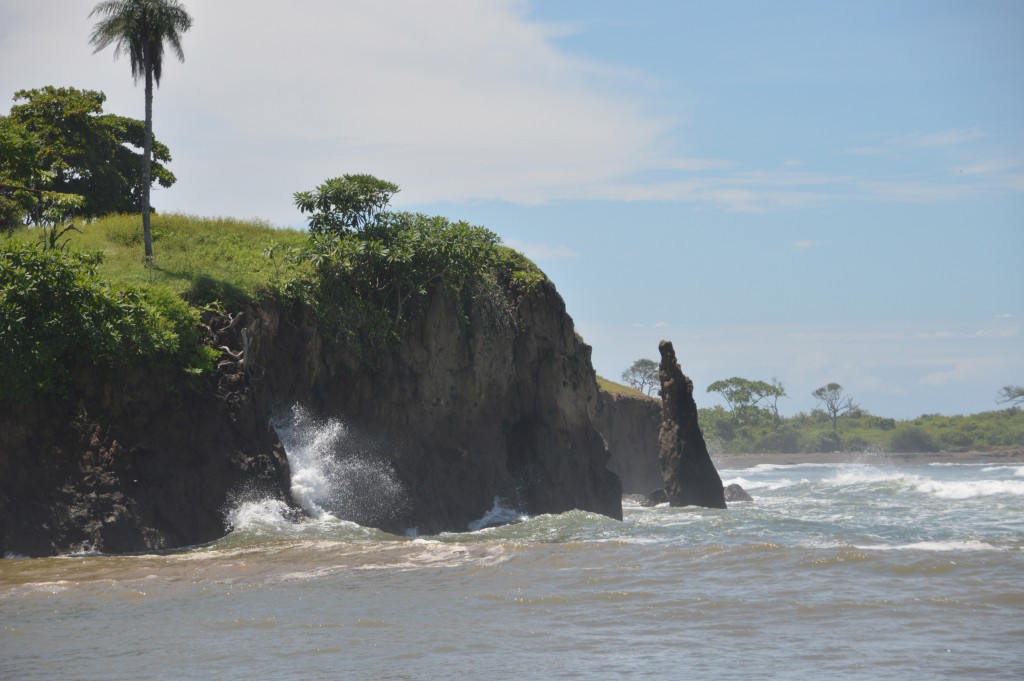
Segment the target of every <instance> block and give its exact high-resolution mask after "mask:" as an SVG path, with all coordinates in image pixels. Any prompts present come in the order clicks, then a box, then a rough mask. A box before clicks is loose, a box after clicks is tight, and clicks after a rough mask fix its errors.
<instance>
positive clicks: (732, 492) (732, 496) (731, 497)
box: [723, 482, 754, 501]
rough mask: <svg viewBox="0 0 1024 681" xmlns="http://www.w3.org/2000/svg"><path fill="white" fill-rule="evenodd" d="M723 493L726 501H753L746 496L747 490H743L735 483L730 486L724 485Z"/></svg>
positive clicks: (750, 497)
mask: <svg viewBox="0 0 1024 681" xmlns="http://www.w3.org/2000/svg"><path fill="white" fill-rule="evenodd" d="M723 493H724V495H725V500H726V501H753V500H754V498H753V497H752V496H750V495H749V494H747V490H745V489H743V488H742V487H740V486H739V485H737V484H736V483H735V482H734V483H732V484H730V485H726V486H725V489H724V490H723Z"/></svg>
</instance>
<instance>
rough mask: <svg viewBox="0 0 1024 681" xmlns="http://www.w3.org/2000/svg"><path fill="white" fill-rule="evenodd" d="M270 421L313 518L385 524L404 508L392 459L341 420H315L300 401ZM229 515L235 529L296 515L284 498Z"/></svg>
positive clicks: (285, 521) (281, 522)
mask: <svg viewBox="0 0 1024 681" xmlns="http://www.w3.org/2000/svg"><path fill="white" fill-rule="evenodd" d="M271 425H272V426H273V428H274V430H275V431H276V432H277V434H278V437H279V438H280V439H281V443H282V444H283V445H284V448H285V453H286V454H287V456H288V464H289V467H290V468H291V494H292V498H293V499H294V500H295V502H296V503H297V504H298V505H299V506H300V507H301V508H302V510H303V511H304V512H305V513H306V515H307V516H308V517H309V518H310V519H312V520H314V521H324V522H325V521H332V520H345V521H350V522H354V523H358V524H359V525H365V526H380V525H386V524H388V523H389V522H390V521H393V520H394V519H395V518H398V517H400V515H401V514H402V513H403V512H404V511H405V509H406V506H407V500H406V494H405V490H404V488H403V487H402V484H401V482H399V480H398V478H397V476H396V475H395V471H394V469H393V468H392V466H391V464H390V463H388V462H387V461H386V460H384V459H383V458H381V457H379V456H377V455H376V453H375V452H374V448H373V447H372V443H367V442H365V441H360V440H358V439H357V438H356V437H355V436H353V434H352V433H351V432H350V431H349V429H348V428H347V427H346V426H345V425H344V424H343V423H342V422H341V421H338V420H337V419H326V420H319V419H316V418H314V417H312V416H311V415H310V414H309V413H308V412H307V411H306V410H305V409H303V408H302V407H300V406H298V405H296V406H294V407H292V408H291V409H290V410H288V411H287V412H285V413H283V414H281V415H280V416H279V417H277V418H275V419H273V421H272V423H271ZM228 520H229V522H230V524H231V526H232V527H234V528H235V529H250V530H270V529H272V528H279V529H282V528H285V527H287V526H288V525H290V524H293V523H294V520H295V519H294V513H290V512H289V509H288V508H287V506H286V505H285V504H284V503H282V502H279V501H273V500H255V501H253V500H249V501H246V502H244V503H241V504H239V505H238V506H237V507H236V508H234V509H232V510H231V512H230V513H229V517H228Z"/></svg>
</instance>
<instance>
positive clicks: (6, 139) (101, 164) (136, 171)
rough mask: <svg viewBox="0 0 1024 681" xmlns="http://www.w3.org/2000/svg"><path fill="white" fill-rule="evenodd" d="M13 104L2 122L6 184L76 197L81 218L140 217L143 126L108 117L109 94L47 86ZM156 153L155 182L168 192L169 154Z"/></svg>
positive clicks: (0, 163) (158, 148)
mask: <svg viewBox="0 0 1024 681" xmlns="http://www.w3.org/2000/svg"><path fill="white" fill-rule="evenodd" d="M14 101H15V102H16V104H14V105H13V106H12V107H11V112H10V115H9V116H8V117H7V118H6V119H0V173H3V174H4V175H5V176H7V177H9V178H11V181H10V182H9V184H17V185H19V186H22V187H26V188H29V189H38V190H42V191H48V192H58V193H62V194H77V195H79V196H81V197H82V198H83V202H82V205H81V207H80V209H79V210H78V214H79V215H80V216H84V217H95V216H99V215H106V214H108V213H128V212H137V211H139V209H140V205H141V204H140V201H141V194H142V169H141V164H142V154H141V150H142V146H143V136H144V135H145V125H144V123H143V121H140V120H138V119H134V118H128V117H125V116H118V115H116V114H110V113H103V103H104V102H105V101H106V95H104V94H103V93H102V92H99V91H97V90H79V89H77V88H73V87H60V88H58V87H53V86H46V87H42V88H37V89H32V90H19V91H18V92H16V93H15V94H14ZM153 150H154V156H155V158H156V162H155V163H154V164H153V172H152V180H151V181H152V182H159V183H160V185H161V186H163V187H170V186H171V185H172V184H174V181H175V177H174V175H173V174H172V173H171V172H170V171H169V170H168V169H167V168H166V166H164V165H163V163H167V162H169V161H170V160H171V154H170V150H169V149H168V148H167V147H166V146H165V145H163V144H161V143H160V142H156V141H154V145H153ZM25 221H31V220H30V219H29V220H25Z"/></svg>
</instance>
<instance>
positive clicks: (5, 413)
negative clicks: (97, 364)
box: [0, 366, 290, 556]
mask: <svg viewBox="0 0 1024 681" xmlns="http://www.w3.org/2000/svg"><path fill="white" fill-rule="evenodd" d="M71 394H72V395H73V396H74V398H70V397H68V398H64V399H53V400H49V401H47V402H45V403H42V402H40V403H27V404H17V405H9V404H8V405H0V556H2V555H7V554H15V555H25V556H44V555H54V554H59V553H69V552H79V551H86V552H91V551H98V552H103V553H125V552H138V551H151V550H161V549H171V548H178V547H182V546H189V545H193V544H200V543H205V542H209V541H212V540H214V539H217V538H219V537H222V536H223V535H224V533H225V512H226V511H227V510H228V508H230V507H231V506H232V505H234V504H235V503H237V502H238V501H239V500H241V499H244V498H250V497H253V498H268V497H270V498H277V499H281V500H283V501H286V502H288V501H289V499H288V489H289V485H290V481H289V470H288V462H287V459H286V457H285V453H284V450H283V449H282V447H281V444H280V442H279V441H278V439H277V436H276V435H275V433H274V432H273V431H272V430H271V429H270V428H269V427H268V426H267V424H266V422H265V420H263V419H262V418H261V415H260V413H259V410H258V409H257V408H256V406H255V404H254V403H253V400H252V388H251V386H250V385H249V383H248V380H247V379H246V377H245V376H244V375H243V374H242V373H241V372H239V371H238V370H237V367H227V366H225V367H222V368H221V370H220V371H218V373H217V375H216V376H215V377H212V378H211V379H210V385H209V389H207V390H199V391H197V390H194V389H192V388H190V387H186V386H184V385H181V384H180V383H178V382H177V381H176V380H175V379H174V377H173V376H171V375H169V374H167V373H166V372H163V371H160V370H155V369H154V370H148V369H142V370H139V371H133V372H125V373H124V374H122V375H119V376H115V377H109V376H108V377H106V378H103V379H100V378H97V377H96V376H89V375H80V376H78V377H77V380H76V385H75V387H74V389H73V392H72V393H71Z"/></svg>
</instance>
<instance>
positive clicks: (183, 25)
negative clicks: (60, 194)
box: [89, 0, 192, 263]
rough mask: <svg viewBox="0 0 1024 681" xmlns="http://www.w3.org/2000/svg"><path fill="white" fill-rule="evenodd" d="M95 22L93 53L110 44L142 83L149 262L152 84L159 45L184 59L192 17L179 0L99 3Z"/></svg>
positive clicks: (149, 257)
mask: <svg viewBox="0 0 1024 681" xmlns="http://www.w3.org/2000/svg"><path fill="white" fill-rule="evenodd" d="M96 15H98V16H99V17H101V18H100V20H99V21H98V22H97V23H96V26H94V27H93V31H92V36H91V37H90V39H89V42H90V43H92V44H93V45H94V46H95V48H96V49H95V52H99V51H100V50H102V49H104V48H106V47H108V46H110V45H114V57H115V58H117V57H118V56H119V55H120V54H121V53H122V52H125V53H127V54H128V59H129V61H130V62H131V67H132V77H133V78H134V79H135V82H138V81H139V78H144V79H145V83H146V92H145V95H146V130H145V133H144V134H143V148H142V197H141V198H142V232H143V239H144V240H145V248H146V261H147V262H149V263H152V262H153V235H152V232H151V230H150V222H149V190H150V185H151V181H150V176H151V168H150V165H151V163H152V151H153V83H154V81H155V82H156V84H157V86H158V87H159V85H160V76H161V74H162V73H163V60H164V43H165V42H166V43H167V44H169V45H170V47H171V50H172V51H173V52H174V54H175V56H177V57H178V60H179V61H185V53H184V52H183V51H182V49H181V34H182V33H185V32H186V31H188V30H189V29H190V28H191V27H192V17H191V16H189V14H188V12H186V11H185V8H184V7H183V6H182V5H181V3H179V2H178V0H103V2H100V3H98V4H97V5H96V6H95V7H94V8H93V10H92V12H90V13H89V16H90V17H91V16H96Z"/></svg>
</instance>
